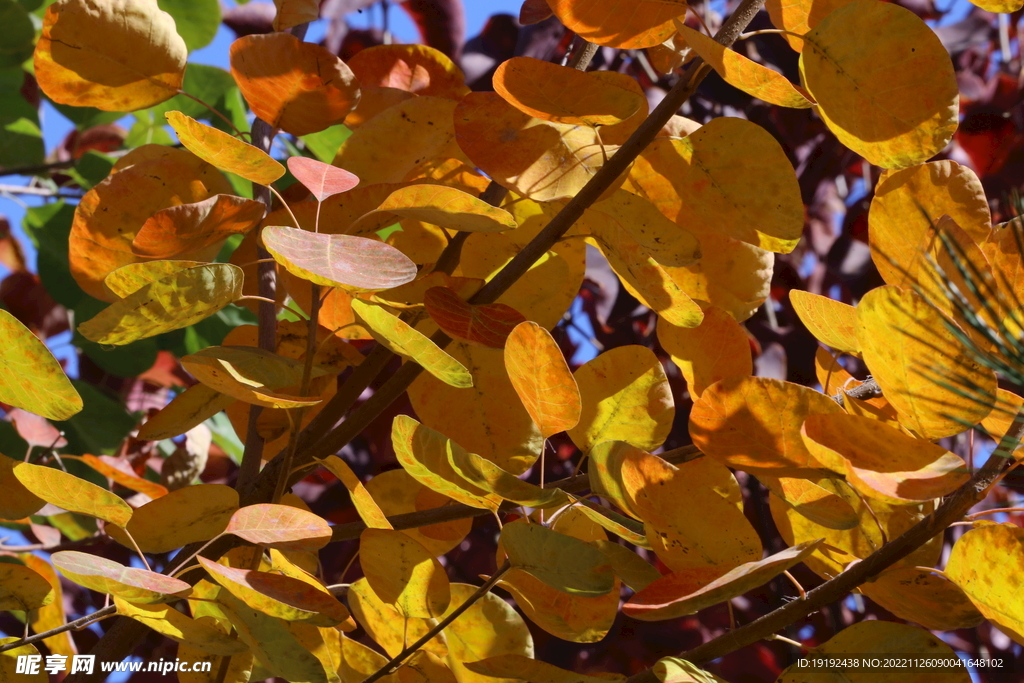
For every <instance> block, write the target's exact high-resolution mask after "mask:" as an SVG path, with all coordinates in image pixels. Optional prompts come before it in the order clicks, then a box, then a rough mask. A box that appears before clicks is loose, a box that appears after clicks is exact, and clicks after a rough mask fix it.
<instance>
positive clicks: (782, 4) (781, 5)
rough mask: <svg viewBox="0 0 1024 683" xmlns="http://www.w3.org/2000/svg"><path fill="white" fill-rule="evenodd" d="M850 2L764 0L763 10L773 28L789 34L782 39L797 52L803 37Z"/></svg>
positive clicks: (800, 47)
mask: <svg viewBox="0 0 1024 683" xmlns="http://www.w3.org/2000/svg"><path fill="white" fill-rule="evenodd" d="M849 2H851V0H825V1H824V2H823V1H822V0H766V1H765V3H764V8H765V9H766V10H768V16H769V17H770V18H771V20H772V24H774V25H775V28H780V29H783V30H785V31H789V32H790V33H785V34H783V36H782V37H783V38H785V39H786V42H788V43H789V45H790V47H792V48H793V49H794V50H796V51H797V52H800V51H801V50H803V49H804V39H803V38H801V37H800V36H802V35H804V34H805V33H807V32H808V31H810V30H811V29H812V28H814V27H815V26H817V25H818V23H819V22H820V21H821V20H822V19H824V18H825V17H827V16H828V15H829V14H830V13H831V12H832V11H833V10H836V9H838V8H840V7H842V6H843V5H845V4H847V3H849Z"/></svg>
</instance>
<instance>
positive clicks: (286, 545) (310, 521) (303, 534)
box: [224, 503, 331, 550]
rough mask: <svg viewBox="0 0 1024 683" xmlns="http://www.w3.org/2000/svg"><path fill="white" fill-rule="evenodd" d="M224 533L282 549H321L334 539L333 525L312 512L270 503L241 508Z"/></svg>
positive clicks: (232, 517)
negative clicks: (332, 535) (329, 524)
mask: <svg viewBox="0 0 1024 683" xmlns="http://www.w3.org/2000/svg"><path fill="white" fill-rule="evenodd" d="M224 533H225V534H234V535H235V536H238V537H239V538H242V539H245V540H246V541H249V542H250V543H256V544H257V545H265V546H268V547H271V548H277V549H279V550H288V549H294V550H319V549H320V548H323V547H324V546H325V545H327V543H328V542H329V541H330V540H331V527H330V526H328V525H327V522H325V521H324V520H323V519H321V518H320V517H318V516H316V515H314V514H313V513H312V512H306V511H305V510H300V509H299V508H293V507H291V506H289V505H272V504H270V503H262V504H259V505H249V506H247V507H244V508H240V509H239V510H238V511H237V512H235V514H233V515H232V516H231V521H230V522H228V526H227V528H226V529H224Z"/></svg>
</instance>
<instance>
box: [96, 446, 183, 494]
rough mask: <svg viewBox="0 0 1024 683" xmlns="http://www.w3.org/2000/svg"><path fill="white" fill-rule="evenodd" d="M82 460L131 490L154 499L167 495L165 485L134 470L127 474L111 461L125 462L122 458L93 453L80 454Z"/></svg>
mask: <svg viewBox="0 0 1024 683" xmlns="http://www.w3.org/2000/svg"><path fill="white" fill-rule="evenodd" d="M82 461H83V462H84V463H85V464H86V465H88V466H89V467H91V468H93V469H94V470H96V471H97V472H99V473H100V474H102V475H103V476H105V477H109V478H110V479H113V480H114V481H115V482H117V483H118V484H120V485H121V486H123V487H125V488H127V489H131V490H132V491H138V492H140V493H145V494H146V495H147V496H149V497H150V498H153V499H154V500H155V499H157V498H160V497H161V496H166V495H167V488H166V487H164V486H161V485H160V484H157V483H156V482H155V481H149V480H148V479H143V478H142V477H139V476H137V475H136V474H135V473H134V472H132V473H131V474H129V473H128V472H126V471H125V470H123V469H121V468H120V467H117V466H116V465H114V464H112V462H113V463H125V461H124V460H119V459H117V458H111V457H110V456H109V455H101V456H99V457H96V456H95V455H88V454H86V455H83V456H82ZM111 461H112V462H111ZM126 469H127V468H126Z"/></svg>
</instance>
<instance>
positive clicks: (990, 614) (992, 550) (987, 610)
mask: <svg viewBox="0 0 1024 683" xmlns="http://www.w3.org/2000/svg"><path fill="white" fill-rule="evenodd" d="M1022 572H1024V529H1020V528H1019V527H1014V526H1010V525H1007V524H986V525H985V526H981V527H978V528H977V529H972V530H971V531H968V532H967V533H966V534H964V535H963V536H962V537H961V538H960V540H958V541H957V542H956V544H955V545H954V546H953V552H952V553H950V556H949V562H947V563H946V576H948V577H949V578H950V580H951V581H952V582H953V583H955V584H956V585H957V586H959V587H960V588H961V589H962V590H963V591H964V593H966V594H967V597H968V598H970V599H971V602H973V603H974V606H975V607H977V608H978V611H979V612H981V613H982V614H984V615H985V617H986V618H987V619H989V620H990V621H991V622H992V623H994V624H995V625H996V626H997V627H998V628H999V629H1000V630H1001V631H1002V632H1003V633H1005V634H1006V635H1008V636H1010V637H1011V638H1013V639H1014V640H1015V641H1017V642H1018V643H1020V644H1024V603H1022V602H1021V601H1020V599H1019V598H1018V597H1017V596H1018V591H1019V590H1020V589H1019V585H1020V577H1021V576H1022Z"/></svg>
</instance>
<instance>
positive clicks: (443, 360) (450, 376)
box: [352, 299, 473, 389]
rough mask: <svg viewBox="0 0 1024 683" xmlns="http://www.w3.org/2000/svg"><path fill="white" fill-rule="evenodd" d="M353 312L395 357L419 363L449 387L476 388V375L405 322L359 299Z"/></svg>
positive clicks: (353, 307)
mask: <svg viewBox="0 0 1024 683" xmlns="http://www.w3.org/2000/svg"><path fill="white" fill-rule="evenodd" d="M352 310H353V311H355V313H356V315H358V316H359V318H360V320H362V321H363V323H364V324H365V325H366V326H367V328H368V329H369V330H370V331H371V333H372V334H373V337H374V339H376V340H377V341H378V343H380V344H382V345H384V346H386V347H387V348H388V349H390V350H391V351H392V352H393V353H397V354H399V355H401V356H404V357H405V358H409V359H410V360H413V361H415V362H416V363H419V364H420V365H421V366H423V369H424V370H426V371H427V372H429V373H430V374H431V375H433V376H434V377H436V378H437V379H439V380H441V381H442V382H444V383H445V384H447V385H450V386H453V387H456V388H459V389H463V388H467V387H472V386H473V375H472V374H470V371H469V370H468V369H466V366H465V365H463V364H462V363H460V362H459V361H458V360H456V359H455V358H453V357H452V356H450V355H448V354H447V353H446V352H445V351H444V350H442V349H441V348H439V347H438V346H437V344H435V343H434V342H432V341H431V340H430V338H429V337H426V336H425V335H423V334H422V333H420V332H418V331H416V329H414V328H413V327H410V326H409V325H408V324H407V323H406V322H404V321H402V320H401V319H399V318H398V317H396V316H393V315H391V314H390V313H388V312H387V311H385V310H384V309H383V308H381V307H380V306H374V305H373V304H368V303H365V302H363V301H361V300H359V299H353V300H352Z"/></svg>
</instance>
